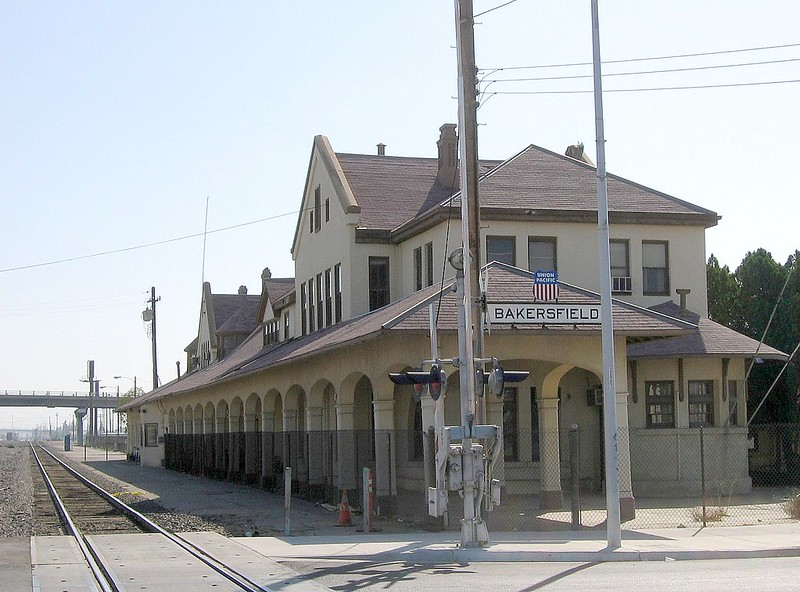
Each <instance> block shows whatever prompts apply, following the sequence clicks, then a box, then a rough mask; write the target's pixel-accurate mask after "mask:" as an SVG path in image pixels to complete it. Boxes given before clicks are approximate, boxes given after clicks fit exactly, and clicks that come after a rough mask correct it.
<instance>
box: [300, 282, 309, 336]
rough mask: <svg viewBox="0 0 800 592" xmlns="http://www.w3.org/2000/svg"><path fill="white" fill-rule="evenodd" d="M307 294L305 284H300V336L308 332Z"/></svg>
mask: <svg viewBox="0 0 800 592" xmlns="http://www.w3.org/2000/svg"><path fill="white" fill-rule="evenodd" d="M307 315H308V294H307V293H306V285H305V283H302V284H300V334H301V335H305V334H306V333H307V332H308V316H307Z"/></svg>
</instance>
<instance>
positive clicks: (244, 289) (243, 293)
mask: <svg viewBox="0 0 800 592" xmlns="http://www.w3.org/2000/svg"><path fill="white" fill-rule="evenodd" d="M239 295H240V296H246V295H247V286H239Z"/></svg>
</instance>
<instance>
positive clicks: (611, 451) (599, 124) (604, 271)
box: [592, 0, 622, 549]
mask: <svg viewBox="0 0 800 592" xmlns="http://www.w3.org/2000/svg"><path fill="white" fill-rule="evenodd" d="M592 50H593V53H592V55H593V60H592V62H593V66H594V112H595V136H596V140H595V141H596V143H597V201H598V206H597V224H598V233H597V234H598V246H599V252H600V310H601V320H602V343H603V369H604V371H603V425H604V428H605V433H604V440H603V442H604V451H605V459H606V460H605V464H606V474H605V478H606V514H607V519H606V537H607V539H608V547H609V548H610V549H616V548H619V547H620V546H621V545H622V534H621V529H620V509H619V476H618V474H619V467H618V459H617V437H618V436H617V394H616V390H617V387H616V369H615V367H614V319H613V317H612V307H611V256H610V253H609V230H608V179H607V178H606V151H605V142H606V140H605V132H604V130H603V85H602V81H601V73H600V20H599V18H598V11H597V0H592Z"/></svg>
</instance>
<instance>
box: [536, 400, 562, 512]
mask: <svg viewBox="0 0 800 592" xmlns="http://www.w3.org/2000/svg"><path fill="white" fill-rule="evenodd" d="M559 440H560V434H559V429H558V399H556V398H548V399H544V398H543V399H540V400H539V449H540V451H541V471H542V474H541V486H540V488H539V506H540V507H541V509H543V510H553V509H558V508H561V503H562V501H563V497H562V491H561V460H560V458H561V451H560V443H559Z"/></svg>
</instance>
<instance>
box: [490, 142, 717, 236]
mask: <svg viewBox="0 0 800 592" xmlns="http://www.w3.org/2000/svg"><path fill="white" fill-rule="evenodd" d="M479 192H480V200H481V211H482V212H483V211H484V210H490V211H491V210H493V209H501V210H518V211H524V212H526V213H528V211H529V210H530V214H529V215H531V216H536V215H538V214H540V213H543V212H575V213H579V212H588V213H590V216H592V217H593V218H594V219H595V220H596V218H597V171H596V168H595V167H593V166H591V165H589V164H586V163H584V162H581V161H578V160H576V159H574V158H570V157H568V156H564V155H561V154H557V153H555V152H551V151H550V150H546V149H545V148H541V147H539V146H534V145H532V144H531V145H530V146H528V147H527V148H525V149H524V150H522V151H521V152H520V153H518V154H517V155H515V156H513V157H511V158H509V159H508V160H506V161H505V162H503V163H502V164H500V165H499V166H497V167H495V168H493V169H492V170H491V171H490V172H489V173H487V174H486V175H484V176H483V177H482V178H481V180H480V191H479ZM608 208H609V215H610V216H611V217H612V219H613V218H614V215H615V214H616V216H617V217H622V216H627V217H630V216H634V215H639V216H642V217H645V218H647V219H653V220H656V219H658V220H660V221H661V223H676V221H678V220H679V221H680V223H682V224H687V223H691V224H702V225H705V226H706V227H709V226H714V225H716V223H717V220H718V216H717V214H716V213H715V212H712V211H711V210H707V209H705V208H701V207H699V206H696V205H694V204H691V203H689V202H686V201H683V200H680V199H678V198H675V197H672V196H670V195H667V194H666V193H662V192H661V191H656V190H655V189H651V188H649V187H645V186H644V185H640V184H638V183H634V182H633V181H629V180H628V179H624V178H622V177H619V176H617V175H613V174H609V175H608ZM612 221H613V220H612Z"/></svg>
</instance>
